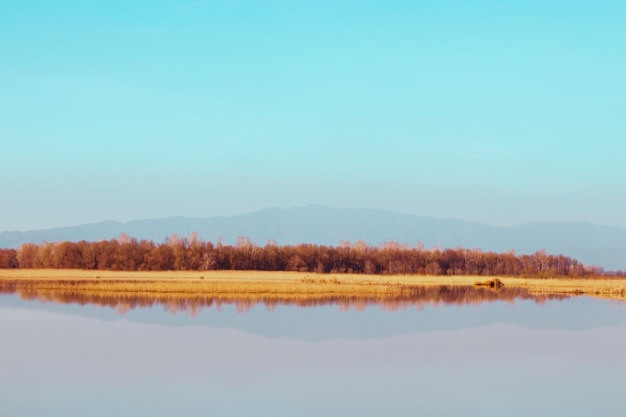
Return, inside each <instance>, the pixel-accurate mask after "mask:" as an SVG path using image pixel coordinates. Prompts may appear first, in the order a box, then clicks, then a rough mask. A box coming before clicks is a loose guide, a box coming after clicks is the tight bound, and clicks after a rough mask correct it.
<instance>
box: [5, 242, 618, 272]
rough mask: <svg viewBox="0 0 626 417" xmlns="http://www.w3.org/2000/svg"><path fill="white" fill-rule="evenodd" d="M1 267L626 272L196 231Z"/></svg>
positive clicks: (509, 255)
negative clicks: (258, 240) (207, 236)
mask: <svg viewBox="0 0 626 417" xmlns="http://www.w3.org/2000/svg"><path fill="white" fill-rule="evenodd" d="M0 268H55V269H66V268H67V269H87V270H89V269H92V270H120V271H168V270H207V271H208V270H257V271H300V272H316V273H357V274H424V275H485V276H495V275H497V276H533V277H572V278H578V277H590V276H600V275H605V276H606V275H619V276H624V275H626V274H625V273H623V272H622V271H617V272H605V271H603V270H602V268H599V267H589V266H585V265H583V264H581V263H580V262H578V261H577V260H576V259H572V258H570V257H568V256H565V255H552V254H549V253H547V252H546V251H545V250H541V251H538V252H535V253H533V254H522V255H517V254H516V253H515V252H514V251H509V252H505V253H496V252H489V251H483V250H481V249H464V248H456V249H439V248H435V249H424V247H423V245H421V244H418V245H417V246H409V245H407V244H399V243H397V242H388V243H383V244H380V245H378V246H371V245H368V244H367V243H365V242H363V241H358V242H356V243H350V242H341V243H340V244H339V245H337V246H324V245H316V244H304V243H303V244H299V245H285V246H279V245H277V244H276V242H274V241H271V240H270V241H268V242H267V244H266V245H264V246H259V245H257V244H255V243H253V242H251V240H250V238H244V237H240V238H238V239H237V243H236V244H235V245H225V244H223V243H222V241H221V240H218V242H217V243H215V244H214V243H212V242H207V241H204V240H202V239H201V238H199V237H198V234H197V233H195V232H194V233H192V234H191V235H190V236H188V237H181V236H177V235H173V236H170V237H168V238H167V239H166V240H165V241H164V242H163V243H155V242H153V241H149V240H137V239H135V238H132V237H129V236H128V235H126V234H121V235H120V236H119V238H117V239H111V240H102V241H98V242H87V241H80V242H57V243H47V242H42V243H40V244H35V243H26V244H23V245H22V246H21V247H20V248H19V249H17V250H16V249H0Z"/></svg>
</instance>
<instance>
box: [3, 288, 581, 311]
mask: <svg viewBox="0 0 626 417" xmlns="http://www.w3.org/2000/svg"><path fill="white" fill-rule="evenodd" d="M0 294H12V295H18V296H19V297H20V298H21V299H22V300H26V301H40V302H51V303H57V304H78V305H97V306H101V307H108V308H111V309H115V310H117V311H118V312H119V313H120V314H125V313H126V312H128V311H130V310H134V309H137V308H151V307H154V306H163V308H164V309H165V310H166V311H168V312H170V313H172V314H177V313H187V314H189V315H190V316H191V317H196V316H197V315H198V313H199V311H201V310H202V309H210V308H213V307H215V308H216V309H217V310H218V311H219V310H221V308H222V306H224V305H234V306H235V308H236V311H237V312H238V313H245V312H249V311H250V309H251V308H252V307H255V306H258V305H264V306H265V307H266V309H267V310H268V311H273V310H275V309H276V307H277V306H279V305H288V306H297V307H318V306H332V305H335V306H337V307H339V309H340V310H343V311H348V310H356V311H364V310H365V309H366V308H368V307H373V306H376V307H378V308H380V309H383V310H386V311H396V310H401V309H408V308H417V309H420V310H421V309H423V308H424V306H425V305H432V306H437V305H456V306H463V305H479V304H482V303H491V302H496V301H500V302H507V303H511V304H512V303H514V302H515V300H530V301H534V302H535V303H537V304H545V303H546V302H547V301H549V300H563V299H567V298H569V296H567V295H554V294H552V295H545V294H543V295H536V294H531V293H529V292H528V290H526V289H522V288H508V287H504V288H500V289H498V290H494V289H490V288H484V287H474V286H432V287H406V288H403V290H402V291H401V292H399V293H393V294H382V295H381V294H379V295H370V296H367V295H359V296H355V295H347V296H338V295H335V294H333V295H324V294H311V295H307V296H305V297H303V296H302V294H300V295H298V296H293V297H290V296H276V295H273V296H267V295H263V294H238V295H233V294H217V295H216V294H207V293H197V294H194V293H148V292H142V293H134V292H106V291H102V292H97V291H88V292H87V291H76V290H71V289H69V290H68V289H46V288H34V287H33V286H32V285H22V284H21V283H20V282H11V283H0Z"/></svg>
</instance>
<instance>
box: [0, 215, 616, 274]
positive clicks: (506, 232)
mask: <svg viewBox="0 0 626 417" xmlns="http://www.w3.org/2000/svg"><path fill="white" fill-rule="evenodd" d="M193 231H197V232H198V234H199V235H200V236H201V237H203V238H204V239H206V240H210V241H213V242H216V241H217V239H218V238H219V237H221V238H222V239H223V241H224V242H225V243H235V242H236V240H237V237H238V236H248V237H250V238H251V240H252V241H253V242H256V243H257V244H260V245H264V244H265V243H266V241H267V240H268V239H275V240H276V242H277V243H278V244H281V245H286V244H298V243H317V244H323V245H337V244H338V243H339V242H340V241H346V240H347V241H351V242H355V241H357V240H364V241H366V242H368V243H370V244H372V245H378V244H379V243H381V242H389V241H397V242H401V243H408V244H410V245H415V244H417V243H418V242H421V243H423V244H424V246H425V247H426V248H430V247H434V246H439V247H442V248H446V247H451V248H455V247H457V246H460V247H465V248H482V249H484V250H493V251H498V252H503V251H508V250H511V249H514V250H515V251H516V252H518V253H533V252H535V251H537V250H540V249H546V250H547V251H548V252H550V253H562V254H565V255H568V256H571V257H574V258H577V259H578V260H580V261H581V262H583V263H585V264H593V265H601V266H603V267H604V268H606V269H612V270H615V269H626V229H623V228H620V227H611V226H598V225H594V224H591V223H586V222H536V223H527V224H522V225H517V226H512V227H504V228H503V227H495V226H489V225H486V224H481V223H476V222H470V221H463V220H454V219H437V218H432V217H423V216H414V215H410V214H397V213H393V212H390V211H386V210H380V209H336V208H329V207H324V206H317V205H312V206H306V207H296V208H292V209H287V210H283V209H279V208H268V209H264V210H260V211H256V212H251V213H246V214H241V215H237V216H232V217H221V216H216V217H209V218H192V217H168V218H161V219H148V220H136V221H131V222H127V223H122V222H116V221H105V222H100V223H92V224H85V225H80V226H70V227H61V228H54V229H45V230H32V231H26V232H2V233H0V247H2V248H18V247H19V246H20V245H21V244H23V243H26V242H35V243H39V242H41V241H48V242H56V241H66V240H67V241H79V240H87V241H95V240H101V239H112V238H116V237H117V236H119V234H120V233H122V232H123V233H127V234H129V235H130V236H133V237H136V238H138V239H149V240H153V241H156V242H162V241H163V240H164V239H165V237H167V236H171V235H172V234H174V233H176V234H178V235H182V236H186V235H188V234H190V233H191V232H193Z"/></svg>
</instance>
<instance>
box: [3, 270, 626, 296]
mask: <svg viewBox="0 0 626 417" xmlns="http://www.w3.org/2000/svg"><path fill="white" fill-rule="evenodd" d="M494 280H496V277H476V276H423V275H419V276H417V275H357V274H314V273H301V272H263V271H202V272H196V271H164V272H151V271H148V272H126V271H91V270H89V271H85V270H56V269H55V270H45V269H41V270H38V269H33V270H27V269H11V270H0V285H2V286H3V287H4V288H5V289H6V288H14V289H16V290H17V289H19V290H20V291H26V292H27V291H44V290H46V291H56V292H57V293H59V294H60V293H65V294H74V295H80V294H82V295H92V296H94V295H97V294H100V295H105V294H108V295H112V294H117V296H118V297H119V296H121V295H123V294H126V295H127V296H129V297H130V296H142V297H160V296H163V295H167V296H168V297H174V298H175V297H177V296H184V297H187V298H189V297H190V296H191V297H193V296H194V295H197V296H202V297H207V296H212V297H221V298H223V299H230V300H235V299H256V300H259V299H263V300H272V299H273V300H285V299H293V300H319V299H321V298H329V297H330V298H336V297H343V298H350V299H357V298H363V299H378V300H383V299H395V298H398V297H406V296H409V295H410V294H411V293H413V292H415V289H417V288H424V287H434V286H448V287H455V286H473V285H474V284H477V283H479V284H482V285H485V283H488V282H489V281H494ZM497 280H499V282H501V283H502V285H503V288H507V289H511V288H517V289H523V290H526V291H527V292H528V293H530V294H536V295H568V296H576V295H589V296H593V297H600V298H610V299H619V300H626V280H624V279H608V278H603V279H569V278H558V279H556V278H555V279H540V278H510V277H509V278H507V277H497Z"/></svg>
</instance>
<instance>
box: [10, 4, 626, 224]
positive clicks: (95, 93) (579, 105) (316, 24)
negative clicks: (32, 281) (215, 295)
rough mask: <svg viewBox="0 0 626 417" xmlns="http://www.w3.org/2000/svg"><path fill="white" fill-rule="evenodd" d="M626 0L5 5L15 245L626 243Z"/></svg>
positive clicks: (12, 210) (11, 222) (11, 215)
mask: <svg viewBox="0 0 626 417" xmlns="http://www.w3.org/2000/svg"><path fill="white" fill-rule="evenodd" d="M624 22H626V2H624V1H623V0H618V1H602V0H596V1H576V0H567V1H548V0H541V1H533V0H528V1H515V2H514V1H509V2H505V1H495V0H494V1H469V0H466V1H445V0H438V1H417V0H413V1H398V0H385V1H366V0H359V1H341V0H329V1H325V0H319V1H304V0H302V1H301V0H257V1H253V0H210V1H187V2H185V1H139V0H135V1H61V0H57V1H28V0H22V1H4V2H2V5H0V143H1V148H0V152H1V156H0V175H1V176H2V178H3V179H4V181H3V184H2V194H1V195H2V201H1V203H0V230H25V229H31V228H41V227H52V226H61V225H70V224H80V223H86V222H92V221H101V220H105V219H113V220H122V221H126V220H132V219H139V218H148V217H164V216H171V215H185V216H198V217H201V216H211V215H218V214H220V215H232V214H238V213H242V212H246V211H250V210H255V209H260V208H264V207H268V206H279V207H285V208H287V207H292V206H298V205H306V204H310V203H319V204H325V205H330V206H334V207H378V208H385V209H390V210H394V211H398V212H406V213H413V214H419V215H428V216H435V217H441V218H448V217H454V218H462V219H468V220H477V221H481V222H485V223H489V224H494V225H511V224H516V223H521V222H527V221H533V220H585V221H591V222H594V223H599V224H614V225H620V226H626V216H624V207H625V205H626V187H625V185H626V164H625V163H624V159H625V156H626V52H625V51H626V25H625V24H624Z"/></svg>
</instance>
